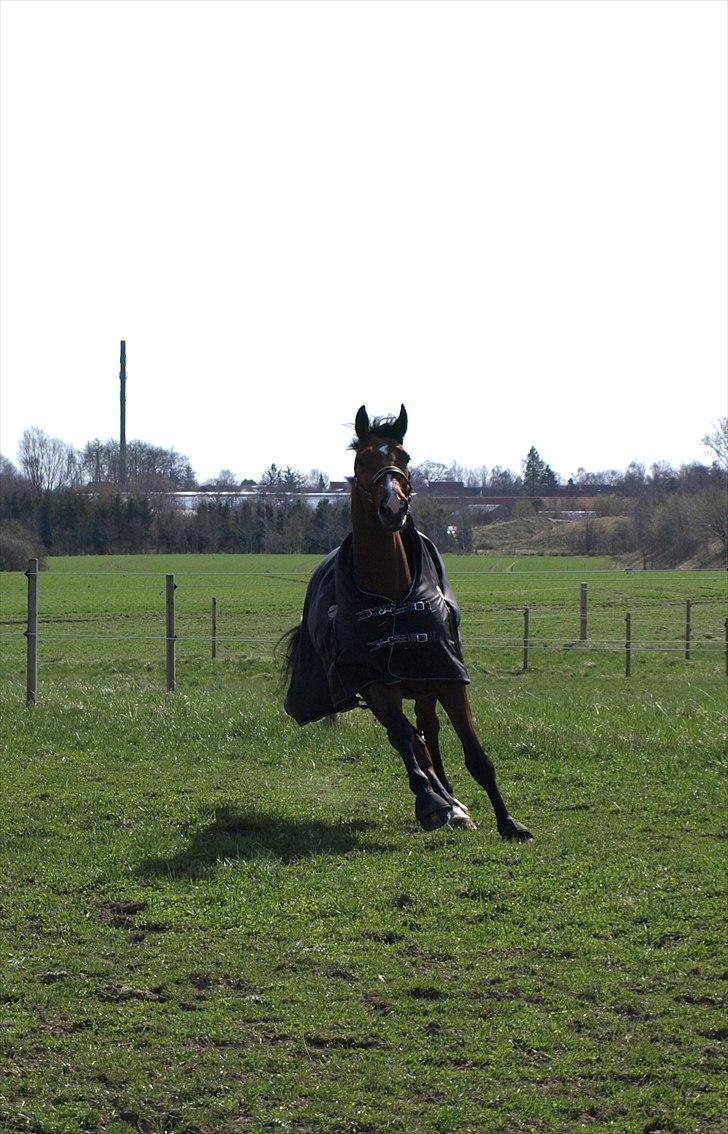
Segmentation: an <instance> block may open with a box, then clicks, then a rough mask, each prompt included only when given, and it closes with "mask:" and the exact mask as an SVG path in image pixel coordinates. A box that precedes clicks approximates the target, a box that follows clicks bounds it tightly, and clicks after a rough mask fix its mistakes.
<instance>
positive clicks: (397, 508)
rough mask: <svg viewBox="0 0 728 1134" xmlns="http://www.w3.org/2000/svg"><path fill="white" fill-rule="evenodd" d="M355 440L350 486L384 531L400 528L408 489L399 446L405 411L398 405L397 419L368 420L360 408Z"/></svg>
mask: <svg viewBox="0 0 728 1134" xmlns="http://www.w3.org/2000/svg"><path fill="white" fill-rule="evenodd" d="M354 428H355V430H356V437H355V439H354V441H353V442H352V446H351V447H352V449H354V450H355V452H356V459H355V461H354V484H355V486H356V488H357V490H358V491H359V493H360V494H361V496H362V497H363V498H364V500H366V502H367V503H368V504H369V505H370V506H371V507H372V508H373V509H374V512H375V514H376V517H377V520H378V521H379V523H380V524H381V525H382V527H383V528H385V529H386V531H390V532H397V531H399V530H400V529H401V528H402V527H404V524H405V521H406V519H407V513H408V511H409V504H410V496H411V495H412V486H411V484H410V479H409V476H408V474H407V466H408V464H409V455H408V454H407V453H406V452H405V450H404V449H403V447H402V441H403V440H404V435H405V433H406V432H407V411H406V409H405V408H404V406H402V408H401V409H400V411H399V417H397V418H393V417H390V418H380V417H378V418H375V419H374V421H370V420H369V415H368V413H367V411H366V408H365V407H364V406H362V407H361V409H360V410H359V412H358V413H357V415H356V423H355V426H354Z"/></svg>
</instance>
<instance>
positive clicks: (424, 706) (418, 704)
mask: <svg viewBox="0 0 728 1134" xmlns="http://www.w3.org/2000/svg"><path fill="white" fill-rule="evenodd" d="M415 721H416V722H417V728H418V729H419V730H420V732H421V733H422V735H423V737H424V740H425V744H426V746H427V749H428V751H429V753H430V756H431V757H432V764H433V767H434V769H435V775H436V776H437V778H438V780H439V781H440V783H441V784H442V785H443V787H444V788H445V790H446V791H447V792H449V794H450V795H452V794H453V790H452V787H451V785H450V781H449V780H448V778H447V775H446V773H445V768H444V766H443V763H442V753H441V752H440V721H439V720H438V717H437V697H436V696H435V695H434V694H431V695H429V696H427V697H418V698H417V699H416V700H415Z"/></svg>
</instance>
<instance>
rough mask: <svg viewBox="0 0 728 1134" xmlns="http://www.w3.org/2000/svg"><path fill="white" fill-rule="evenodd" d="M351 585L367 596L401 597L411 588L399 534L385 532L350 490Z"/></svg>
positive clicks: (361, 501) (366, 507) (369, 510)
mask: <svg viewBox="0 0 728 1134" xmlns="http://www.w3.org/2000/svg"><path fill="white" fill-rule="evenodd" d="M351 530H352V551H353V555H354V582H355V583H356V585H357V587H359V588H360V589H361V590H363V591H368V592H369V593H370V594H375V595H384V597H385V598H390V599H394V600H395V601H396V600H397V599H401V598H404V596H405V595H406V594H407V592H408V591H409V589H410V587H411V586H412V571H411V569H410V565H409V561H408V559H407V552H406V551H405V546H404V541H403V539H402V536H401V535H400V533H399V532H385V531H384V530H383V528H382V527H381V526H380V524H379V523H378V521H377V519H376V517H375V516H373V515H372V511H371V508H370V507H368V506H367V505H366V504H365V503H364V501H363V500H362V499H361V498H360V496H359V493H358V492H357V491H356V489H354V492H353V494H352V500H351Z"/></svg>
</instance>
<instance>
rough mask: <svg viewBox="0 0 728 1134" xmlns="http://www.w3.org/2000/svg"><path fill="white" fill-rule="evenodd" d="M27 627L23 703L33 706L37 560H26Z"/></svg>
mask: <svg viewBox="0 0 728 1134" xmlns="http://www.w3.org/2000/svg"><path fill="white" fill-rule="evenodd" d="M25 575H26V578H27V580H28V625H27V629H26V630H25V639H26V643H27V648H26V664H25V703H26V705H34V704H35V703H36V700H37V697H38V560H37V559H29V560H28V570H27V571H26V572H25Z"/></svg>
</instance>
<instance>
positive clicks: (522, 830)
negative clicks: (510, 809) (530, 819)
mask: <svg viewBox="0 0 728 1134" xmlns="http://www.w3.org/2000/svg"><path fill="white" fill-rule="evenodd" d="M498 830H499V832H500V837H501V838H502V839H508V840H509V841H511V842H517V843H532V842H533V835H532V834H531V832H530V831H529V829H528V827H524V826H523V823H519V822H518V820H517V819H514V818H513V816H512V815H507V816H506V818H505V819H504V820H503V823H502V824H501V825H500V827H499V828H498Z"/></svg>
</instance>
